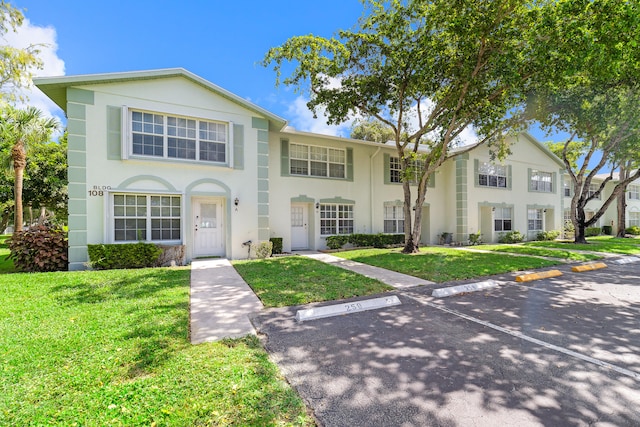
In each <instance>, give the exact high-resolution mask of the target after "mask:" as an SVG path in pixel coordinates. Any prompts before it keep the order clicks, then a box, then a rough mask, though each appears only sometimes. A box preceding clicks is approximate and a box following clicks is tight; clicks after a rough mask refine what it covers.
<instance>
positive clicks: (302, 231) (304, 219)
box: [291, 204, 309, 250]
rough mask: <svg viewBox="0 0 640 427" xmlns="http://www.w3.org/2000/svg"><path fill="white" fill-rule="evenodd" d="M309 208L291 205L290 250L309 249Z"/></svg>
mask: <svg viewBox="0 0 640 427" xmlns="http://www.w3.org/2000/svg"><path fill="white" fill-rule="evenodd" d="M308 224H309V206H308V205H307V204H292V205H291V249H292V250H295V249H309V226H308Z"/></svg>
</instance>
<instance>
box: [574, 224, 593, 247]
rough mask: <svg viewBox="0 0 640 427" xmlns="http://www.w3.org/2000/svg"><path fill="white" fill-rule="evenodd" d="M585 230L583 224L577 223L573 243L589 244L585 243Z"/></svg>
mask: <svg viewBox="0 0 640 427" xmlns="http://www.w3.org/2000/svg"><path fill="white" fill-rule="evenodd" d="M585 228H586V227H585V226H584V222H582V221H579V222H578V226H577V227H576V235H575V237H576V238H575V240H574V242H573V243H589V242H587V238H586V237H585V232H584V230H585Z"/></svg>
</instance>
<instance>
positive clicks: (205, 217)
mask: <svg viewBox="0 0 640 427" xmlns="http://www.w3.org/2000/svg"><path fill="white" fill-rule="evenodd" d="M193 216H194V221H193V227H194V230H193V256H194V257H198V256H209V255H213V256H224V255H225V248H224V231H223V230H224V228H223V225H224V224H223V216H222V201H221V200H215V199H194V201H193Z"/></svg>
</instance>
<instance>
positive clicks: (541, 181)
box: [529, 170, 553, 193]
mask: <svg viewBox="0 0 640 427" xmlns="http://www.w3.org/2000/svg"><path fill="white" fill-rule="evenodd" d="M529 190H531V191H541V192H544V193H551V192H552V191H553V185H552V174H551V173H550V172H540V171H537V170H532V171H531V180H530V181H529Z"/></svg>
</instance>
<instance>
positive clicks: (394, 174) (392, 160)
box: [389, 157, 424, 185]
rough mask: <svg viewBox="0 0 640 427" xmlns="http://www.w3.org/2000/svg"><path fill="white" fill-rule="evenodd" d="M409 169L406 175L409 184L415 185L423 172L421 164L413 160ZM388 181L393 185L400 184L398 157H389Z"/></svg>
mask: <svg viewBox="0 0 640 427" xmlns="http://www.w3.org/2000/svg"><path fill="white" fill-rule="evenodd" d="M410 168H411V170H410V171H409V173H408V176H409V177H410V179H409V182H410V183H411V184H413V185H417V184H418V182H420V178H421V177H422V173H423V171H424V165H423V162H420V161H416V160H414V161H412V162H411V166H410ZM389 181H390V182H393V183H400V182H402V166H401V165H400V158H399V157H389Z"/></svg>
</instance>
